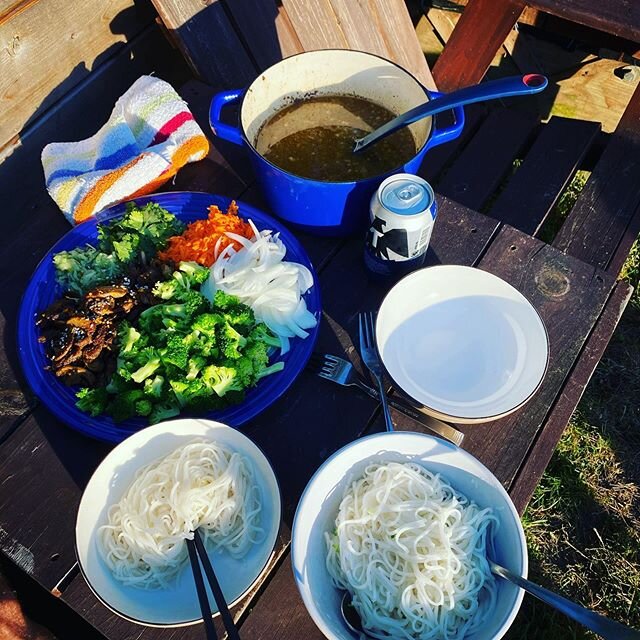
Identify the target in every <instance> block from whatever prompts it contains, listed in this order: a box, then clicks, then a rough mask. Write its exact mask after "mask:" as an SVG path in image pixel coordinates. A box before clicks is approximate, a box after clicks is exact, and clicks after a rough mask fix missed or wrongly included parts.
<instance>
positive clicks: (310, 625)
mask: <svg viewBox="0 0 640 640" xmlns="http://www.w3.org/2000/svg"><path fill="white" fill-rule="evenodd" d="M240 633H241V635H242V638H243V640H273V639H274V638H280V639H281V640H285V639H287V640H289V639H291V640H293V639H294V638H297V639H298V638H304V639H305V640H323V639H324V637H325V636H324V635H323V633H322V632H321V631H320V629H318V627H316V625H315V623H314V622H313V620H312V619H311V616H310V615H309V614H308V613H307V610H306V608H305V606H304V604H303V602H302V598H301V597H300V592H299V591H298V588H297V587H296V583H295V580H294V578H293V571H292V570H291V556H290V554H287V556H286V557H285V559H284V562H283V564H282V566H281V567H280V568H279V569H278V571H277V572H276V573H275V575H274V577H273V579H272V580H271V582H269V585H268V587H267V588H266V590H265V592H264V594H263V595H262V597H261V598H260V600H258V602H257V604H256V605H255V607H254V608H253V610H252V611H251V613H250V614H249V616H248V618H247V619H246V620H245V621H244V622H243V624H242V626H241V627H240Z"/></svg>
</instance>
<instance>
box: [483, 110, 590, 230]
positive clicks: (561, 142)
mask: <svg viewBox="0 0 640 640" xmlns="http://www.w3.org/2000/svg"><path fill="white" fill-rule="evenodd" d="M541 128H542V130H541V133H540V135H539V136H538V137H537V138H536V141H535V142H534V143H533V146H532V147H531V149H530V150H529V152H528V153H527V155H526V156H525V158H524V161H523V163H522V165H521V166H520V167H519V168H518V169H517V171H516V172H515V174H514V176H513V177H512V178H511V179H510V180H509V182H508V183H507V186H506V187H505V189H504V191H503V192H502V193H501V194H500V195H499V196H498V199H497V200H496V201H495V203H494V204H493V205H492V206H491V208H490V209H489V215H491V216H492V217H493V218H497V219H498V220H501V221H502V222H506V223H507V224H510V225H511V226H512V227H515V228H516V229H519V230H520V231H523V232H524V233H528V234H530V235H537V234H538V233H539V231H540V228H541V227H542V225H543V224H544V221H545V220H546V217H547V215H548V214H549V212H550V211H551V210H552V209H553V207H554V206H555V204H556V202H557V201H558V199H559V198H560V195H561V193H562V192H563V190H564V188H565V186H566V185H567V184H568V183H569V181H570V180H571V178H572V177H573V174H574V173H575V171H576V169H578V167H579V166H580V162H581V160H582V159H583V158H584V155H585V154H586V153H587V151H588V150H589V148H590V146H591V144H592V142H593V141H594V140H595V138H596V136H597V135H598V132H599V131H600V124H599V123H597V122H586V121H583V120H570V119H567V118H558V117H553V118H551V120H550V121H549V122H548V123H547V124H545V125H541Z"/></svg>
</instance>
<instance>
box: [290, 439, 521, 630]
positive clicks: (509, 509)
mask: <svg viewBox="0 0 640 640" xmlns="http://www.w3.org/2000/svg"><path fill="white" fill-rule="evenodd" d="M372 462H415V463H419V464H421V465H423V466H424V467H425V468H426V469H428V470H430V471H432V472H434V473H440V474H442V476H443V478H445V479H446V480H447V481H448V482H449V483H450V484H451V486H453V488H454V489H456V490H457V491H459V492H460V493H463V494H464V495H466V496H467V497H468V498H470V499H471V500H473V501H474V502H475V503H476V504H477V505H478V506H480V507H481V508H485V507H492V508H493V510H494V513H495V515H496V516H497V518H498V519H499V521H500V526H499V527H498V529H497V531H496V532H495V534H494V543H495V558H493V560H495V561H496V562H498V563H499V564H501V565H502V566H504V567H507V568H508V569H511V571H514V572H515V573H518V574H520V575H521V576H525V577H526V575H527V546H526V543H525V538H524V532H523V530H522V525H521V524H520V518H519V517H518V512H517V511H516V509H515V507H514V506H513V503H512V502H511V499H510V498H509V495H508V494H507V492H506V491H505V490H504V488H503V487H502V485H501V484H500V482H499V481H498V479H497V478H496V477H495V476H494V475H493V474H492V473H491V472H490V471H489V470H488V469H487V468H486V467H485V466H484V465H483V464H482V463H480V462H479V461H478V460H477V459H476V458H474V457H473V456H472V455H471V454H469V453H467V452H465V451H463V450H462V449H459V448H458V447H456V446H454V445H452V444H450V443H448V442H445V441H443V440H440V439H439V438H435V437H432V436H428V435H424V434H419V433H409V432H395V433H381V434H375V435H372V436H368V437H366V438H361V439H360V440H356V441H354V442H352V443H350V444H348V445H347V446H346V447H343V448H342V449H340V450H339V451H338V452H336V453H335V454H334V455H333V456H331V457H330V458H329V459H328V460H327V461H326V462H325V463H324V464H323V465H322V466H321V467H320V468H319V469H318V471H316V473H315V475H314V476H313V477H312V478H311V480H310V481H309V484H308V485H307V487H306V489H305V491H304V493H303V495H302V498H301V500H300V503H299V504H298V509H297V511H296V515H295V518H294V521H293V530H292V542H291V562H292V565H293V573H294V576H295V580H296V584H297V586H298V589H299V590H300V594H301V595H302V599H303V601H304V604H305V606H306V608H307V610H308V611H309V614H310V615H311V617H312V618H313V620H314V622H315V623H316V625H317V626H318V628H319V629H320V630H321V631H322V633H324V635H325V636H326V637H327V638H330V639H331V640H352V638H353V635H352V634H351V633H350V632H349V629H348V628H347V626H346V625H345V623H344V620H343V618H342V615H341V613H340V600H341V598H342V595H343V592H341V591H339V590H338V589H336V588H335V587H334V585H333V583H332V581H331V578H330V577H329V573H328V572H327V567H326V564H325V560H326V556H327V549H326V542H325V539H324V534H325V532H327V531H328V532H331V531H333V529H334V528H335V519H336V515H337V513H338V507H339V505H340V501H341V499H342V495H343V493H344V490H345V487H346V486H348V484H349V483H350V482H351V480H354V479H357V478H359V477H361V476H362V474H363V473H364V469H365V468H366V466H367V465H368V464H370V463H372ZM496 579H497V581H498V582H497V586H498V597H497V602H496V605H495V608H494V609H493V611H492V612H491V614H490V616H489V618H488V619H487V621H486V623H485V624H484V625H483V626H482V629H481V630H480V631H478V632H476V633H475V634H473V635H470V636H469V637H468V638H465V640H497V639H498V638H501V637H502V636H503V635H504V634H505V633H506V632H507V629H508V628H509V626H510V625H511V623H512V622H513V620H514V618H515V617H516V614H517V613H518V609H519V608H520V604H521V603H522V597H523V591H521V590H520V589H519V588H518V587H516V586H515V585H513V584H511V583H509V582H506V581H504V580H501V579H498V578H496Z"/></svg>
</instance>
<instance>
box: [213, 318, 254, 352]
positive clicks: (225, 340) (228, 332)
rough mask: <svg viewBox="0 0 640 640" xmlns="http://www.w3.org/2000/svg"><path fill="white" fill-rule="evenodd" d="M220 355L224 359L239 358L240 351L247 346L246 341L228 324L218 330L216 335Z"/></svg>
mask: <svg viewBox="0 0 640 640" xmlns="http://www.w3.org/2000/svg"><path fill="white" fill-rule="evenodd" d="M217 336H218V341H219V344H220V348H221V349H222V353H223V354H224V355H225V357H226V358H233V359H235V358H239V357H240V356H241V355H242V353H240V349H242V347H244V346H245V345H246V344H247V339H246V338H245V337H244V336H243V335H241V334H240V333H238V332H237V331H236V330H235V329H234V328H233V327H232V326H231V325H230V324H229V323H228V322H226V323H225V324H224V326H223V327H220V328H219V331H218V333H217Z"/></svg>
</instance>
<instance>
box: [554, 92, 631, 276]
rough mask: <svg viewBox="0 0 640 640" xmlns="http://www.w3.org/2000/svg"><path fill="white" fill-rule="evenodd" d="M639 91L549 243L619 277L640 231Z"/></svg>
mask: <svg viewBox="0 0 640 640" xmlns="http://www.w3.org/2000/svg"><path fill="white" fill-rule="evenodd" d="M638 122H640V86H638V88H637V89H636V90H635V92H634V94H633V97H632V98H631V102H630V103H629V106H628V107H627V109H626V111H625V112H624V115H623V116H622V119H621V120H620V123H619V124H618V127H617V128H616V130H615V132H614V134H613V135H612V136H611V139H610V140H609V144H608V145H607V147H606V148H605V150H604V152H603V154H602V157H601V158H600V161H599V162H598V164H597V165H596V167H595V169H594V171H593V173H592V174H591V177H590V178H589V180H588V181H587V184H586V185H585V187H584V189H583V190H582V192H581V193H580V196H579V197H578V201H577V202H576V204H575V206H574V207H573V209H572V210H571V212H570V213H569V215H568V217H567V219H566V220H565V222H564V224H563V225H562V227H561V229H560V231H559V232H558V235H557V236H556V238H555V240H554V242H553V244H554V246H556V247H558V248H559V249H560V250H562V251H564V252H566V253H569V254H571V255H572V256H575V257H577V258H580V259H581V260H584V261H585V262H588V263H589V264H592V265H594V266H596V267H600V268H601V269H609V270H611V271H612V273H615V274H617V273H618V272H619V270H620V268H621V267H622V265H623V263H624V260H625V259H626V256H627V255H628V253H629V250H630V249H631V245H632V244H633V242H634V241H635V239H636V237H637V233H638V231H639V230H640V189H638V184H639V183H640V127H639V126H638Z"/></svg>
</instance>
